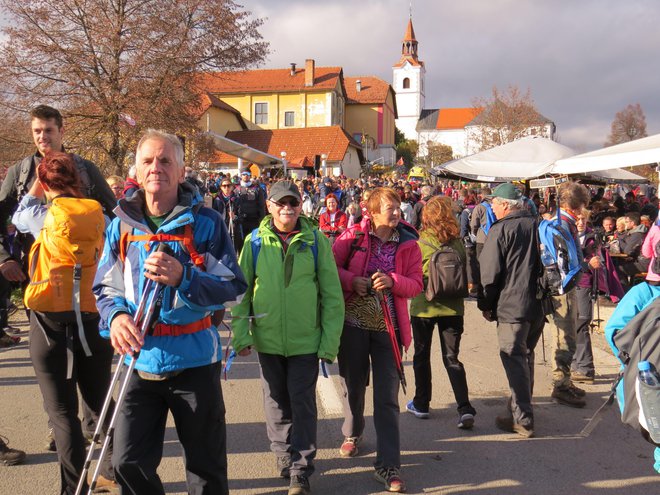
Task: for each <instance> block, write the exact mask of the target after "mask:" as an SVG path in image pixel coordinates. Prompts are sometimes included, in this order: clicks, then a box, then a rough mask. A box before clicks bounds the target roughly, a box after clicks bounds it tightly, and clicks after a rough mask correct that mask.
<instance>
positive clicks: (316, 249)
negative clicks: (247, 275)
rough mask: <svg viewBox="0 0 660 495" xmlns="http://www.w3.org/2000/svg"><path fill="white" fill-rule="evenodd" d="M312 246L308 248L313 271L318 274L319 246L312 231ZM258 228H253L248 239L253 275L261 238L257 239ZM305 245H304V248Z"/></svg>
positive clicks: (316, 231) (315, 232) (315, 230)
mask: <svg viewBox="0 0 660 495" xmlns="http://www.w3.org/2000/svg"><path fill="white" fill-rule="evenodd" d="M312 232H314V244H312V245H311V246H310V249H311V250H312V254H313V255H314V271H315V272H318V267H319V266H318V265H319V246H318V242H317V241H318V237H317V236H318V230H317V229H314V230H313V231H312ZM258 234H259V227H257V228H255V229H254V230H253V231H252V236H251V239H250V247H251V248H252V270H253V271H254V273H255V274H256V273H257V258H258V257H259V252H260V251H261V237H259V235H258ZM305 246H307V244H304V245H303V246H302V247H303V248H304V247H305Z"/></svg>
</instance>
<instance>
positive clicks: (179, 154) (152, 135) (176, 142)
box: [135, 129, 184, 168]
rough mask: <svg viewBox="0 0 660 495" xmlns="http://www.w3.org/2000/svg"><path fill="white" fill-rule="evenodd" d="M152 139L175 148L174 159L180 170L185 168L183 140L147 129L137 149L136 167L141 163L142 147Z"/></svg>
mask: <svg viewBox="0 0 660 495" xmlns="http://www.w3.org/2000/svg"><path fill="white" fill-rule="evenodd" d="M150 139H155V140H158V141H164V142H166V143H170V144H171V145H172V147H173V148H174V159H175V160H176V163H177V165H179V167H180V168H183V166H184V163H183V144H181V140H180V139H179V138H178V137H177V136H175V135H174V134H170V133H168V132H165V131H160V130H157V129H147V130H146V131H145V133H144V135H143V136H142V137H141V138H140V141H138V144H137V147H136V148H135V164H136V165H137V164H138V163H140V150H141V149H142V145H143V144H144V143H145V142H146V141H149V140H150Z"/></svg>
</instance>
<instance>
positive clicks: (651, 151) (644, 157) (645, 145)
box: [552, 134, 660, 174]
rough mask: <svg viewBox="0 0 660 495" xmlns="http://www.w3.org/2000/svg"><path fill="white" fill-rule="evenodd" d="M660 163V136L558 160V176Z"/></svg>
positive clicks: (555, 167)
mask: <svg viewBox="0 0 660 495" xmlns="http://www.w3.org/2000/svg"><path fill="white" fill-rule="evenodd" d="M659 162H660V134H655V135H654V136H649V137H645V138H642V139H637V140H635V141H630V142H627V143H622V144H617V145H615V146H610V147H608V148H602V149H600V150H596V151H590V152H588V153H583V154H581V155H575V156H571V157H567V158H563V159H560V160H557V163H556V164H555V166H554V167H553V168H552V172H553V173H556V174H575V173H585V172H594V171H597V170H611V169H613V168H620V167H633V166H635V165H646V164H649V163H659Z"/></svg>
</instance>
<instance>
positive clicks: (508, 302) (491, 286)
mask: <svg viewBox="0 0 660 495" xmlns="http://www.w3.org/2000/svg"><path fill="white" fill-rule="evenodd" d="M479 266H480V267H481V284H482V285H483V289H484V290H483V293H482V294H481V295H480V297H479V300H478V306H479V309H480V310H482V311H493V313H494V316H495V318H496V319H497V321H498V322H502V323H518V322H522V321H533V320H535V319H537V318H542V317H543V315H542V312H541V302H540V300H539V299H538V298H537V296H538V281H539V275H540V274H541V257H540V254H539V241H538V226H537V222H536V219H535V217H534V216H532V214H531V213H529V212H528V211H527V210H518V211H514V212H512V213H510V214H509V215H507V216H506V217H504V218H502V219H500V220H498V221H497V222H495V223H493V225H492V226H491V228H490V230H489V232H488V236H487V237H486V242H485V243H484V247H483V250H482V251H481V256H480V257H479Z"/></svg>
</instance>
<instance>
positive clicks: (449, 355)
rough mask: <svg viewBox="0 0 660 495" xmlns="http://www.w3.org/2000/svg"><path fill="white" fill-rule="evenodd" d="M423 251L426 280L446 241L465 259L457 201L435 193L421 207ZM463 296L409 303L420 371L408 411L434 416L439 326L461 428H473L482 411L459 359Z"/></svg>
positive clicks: (415, 364) (417, 299)
mask: <svg viewBox="0 0 660 495" xmlns="http://www.w3.org/2000/svg"><path fill="white" fill-rule="evenodd" d="M418 243H419V247H420V248H421V250H422V266H423V269H424V283H425V284H426V282H427V277H428V273H429V261H430V259H431V256H432V255H433V253H434V252H435V251H436V250H437V249H438V248H439V247H440V246H442V245H448V246H450V247H452V248H453V249H454V250H456V251H457V252H458V253H459V255H460V257H461V259H462V260H463V263H465V262H466V254H465V247H464V246H463V243H462V242H461V240H460V238H459V226H458V222H457V221H456V219H455V218H454V216H453V214H452V201H451V199H449V198H448V197H446V196H434V197H433V198H431V199H430V200H429V201H428V202H427V203H426V205H425V206H424V208H423V209H422V230H421V232H420V239H419V241H418ZM464 311H465V308H464V303H463V298H458V297H457V298H447V299H444V300H437V299H434V300H433V301H427V300H426V298H425V296H424V292H422V293H421V294H419V295H418V296H417V297H415V298H414V299H413V300H412V302H411V304H410V316H411V318H410V320H411V324H412V331H413V339H414V343H415V356H414V358H413V370H414V372H415V397H414V398H413V400H411V401H409V402H408V404H407V405H406V409H407V410H408V412H410V413H412V414H414V415H415V416H416V417H417V418H420V419H426V418H428V417H429V404H430V402H431V341H432V339H433V330H434V329H435V326H436V325H437V326H438V332H439V334H440V346H441V349H442V362H443V364H444V365H445V369H446V370H447V375H448V376H449V382H450V383H451V387H452V389H453V391H454V397H455V398H456V404H457V405H458V427H459V428H461V429H470V428H472V426H473V425H474V416H475V415H476V414H477V411H476V410H475V409H474V407H472V404H470V399H469V396H468V386H467V378H466V376H465V368H464V367H463V363H461V362H460V361H459V360H458V352H459V349H460V344H461V335H462V334H463V323H464V317H463V315H464Z"/></svg>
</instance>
